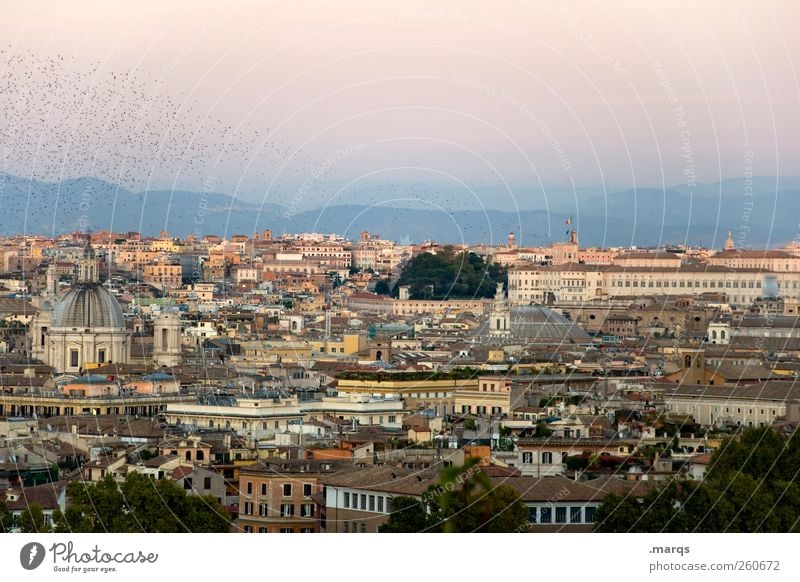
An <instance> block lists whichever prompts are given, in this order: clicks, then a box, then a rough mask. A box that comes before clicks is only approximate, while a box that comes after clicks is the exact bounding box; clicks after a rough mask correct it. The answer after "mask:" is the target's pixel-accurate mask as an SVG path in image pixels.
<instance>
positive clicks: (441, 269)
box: [392, 246, 508, 299]
mask: <svg viewBox="0 0 800 582" xmlns="http://www.w3.org/2000/svg"><path fill="white" fill-rule="evenodd" d="M499 282H502V283H503V284H507V283H508V269H507V268H505V267H502V266H500V265H498V264H497V263H488V262H486V261H484V260H483V259H482V258H481V257H479V256H478V255H476V254H475V253H469V252H456V251H455V250H454V249H453V247H451V246H447V247H444V248H443V249H441V250H440V251H439V252H438V253H437V254H435V255H434V254H431V253H422V254H419V255H417V256H416V257H414V258H413V259H411V260H410V261H409V262H408V264H407V265H406V267H405V269H403V273H402V274H401V275H400V279H399V280H398V281H397V284H396V285H395V286H394V289H392V295H393V296H394V297H397V296H398V295H399V293H400V287H401V286H404V285H410V287H411V288H410V294H411V298H412V299H448V298H450V299H458V298H474V297H494V294H495V291H496V289H497V283H499Z"/></svg>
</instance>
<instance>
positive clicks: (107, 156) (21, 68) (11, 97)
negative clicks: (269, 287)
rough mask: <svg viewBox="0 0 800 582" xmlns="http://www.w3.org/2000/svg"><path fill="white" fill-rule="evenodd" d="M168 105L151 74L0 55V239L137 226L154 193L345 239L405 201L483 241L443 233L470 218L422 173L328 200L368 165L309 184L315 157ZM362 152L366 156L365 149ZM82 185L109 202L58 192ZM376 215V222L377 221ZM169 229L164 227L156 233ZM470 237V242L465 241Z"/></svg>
mask: <svg viewBox="0 0 800 582" xmlns="http://www.w3.org/2000/svg"><path fill="white" fill-rule="evenodd" d="M176 94H177V91H176V87H175V86H173V85H171V83H170V82H169V81H168V80H165V79H164V78H161V77H159V76H158V74H154V73H152V72H147V71H141V70H130V71H124V72H120V71H110V70H108V69H107V68H105V67H104V65H103V64H102V63H101V62H99V61H98V62H95V63H86V62H76V61H75V60H73V59H71V58H65V57H63V56H54V57H49V56H39V55H36V54H34V53H31V52H19V51H16V50H12V49H11V48H7V49H6V50H0V230H7V229H8V228H9V225H11V227H13V228H14V229H15V230H16V231H17V232H26V233H34V232H40V233H43V234H48V231H49V232H50V233H52V234H55V233H57V232H65V231H68V230H70V229H72V228H73V227H74V226H75V224H74V223H75V217H76V216H81V215H85V214H87V212H88V213H89V214H91V213H92V212H96V213H97V212H99V208H100V207H105V206H107V205H108V204H112V205H113V215H114V216H118V217H126V218H130V217H139V216H140V215H142V214H143V213H144V212H145V206H144V203H143V197H142V195H141V193H143V192H145V193H147V192H153V191H164V190H166V191H193V192H197V193H198V195H199V194H201V193H202V192H204V191H209V192H223V193H225V194H229V195H232V196H234V198H236V199H242V198H243V199H245V200H248V201H249V202H251V203H252V202H255V204H256V205H257V207H259V205H260V208H261V213H262V214H261V215H260V216H259V215H258V211H257V212H255V214H256V216H255V218H254V216H253V214H254V211H253V207H252V205H250V206H248V207H247V208H245V209H242V208H240V209H238V210H237V209H235V208H234V209H233V213H231V214H235V213H236V212H238V213H239V215H240V216H237V217H235V219H236V220H239V223H243V221H246V220H249V221H250V224H252V225H253V228H254V230H259V229H263V228H272V229H273V231H276V232H280V231H281V230H283V229H285V230H290V229H295V230H300V229H309V228H317V229H319V230H326V229H327V230H338V231H339V232H342V231H346V232H343V234H347V235H356V236H357V233H358V232H359V231H360V230H361V229H362V228H363V227H364V226H365V224H368V223H369V220H370V219H371V217H372V216H374V215H375V213H377V212H379V210H378V209H379V208H380V209H383V208H385V207H386V206H393V205H395V206H396V205H400V206H407V205H409V203H410V201H416V202H414V203H411V205H412V206H414V207H416V208H422V209H423V210H422V211H423V212H425V213H432V214H437V215H440V216H441V219H440V223H441V224H442V225H443V227H444V228H446V229H448V232H450V231H452V234H454V235H455V236H456V237H457V238H462V237H463V239H464V240H470V239H475V238H485V235H486V234H487V232H488V231H489V230H492V229H491V226H490V225H489V224H483V225H481V224H476V223H475V222H474V221H469V222H465V223H463V224H453V222H454V220H453V218H454V217H453V215H452V213H453V212H454V211H458V210H466V209H468V208H476V200H475V196H474V195H473V194H471V193H470V192H469V191H468V189H466V188H463V189H460V188H450V189H447V190H445V191H441V190H439V191H437V189H436V188H435V187H432V186H431V185H430V183H427V184H426V183H425V181H426V178H430V176H425V175H424V174H425V172H424V171H422V172H420V175H419V177H420V180H419V182H418V183H417V184H413V183H409V182H408V181H407V180H402V179H401V180H393V179H392V178H391V177H387V178H386V179H385V180H380V179H379V180H373V181H372V182H368V181H366V180H355V181H353V182H352V183H351V184H349V185H348V186H347V187H344V188H342V190H341V192H340V191H339V188H340V187H342V185H344V184H345V181H344V180H341V179H338V178H337V175H339V174H340V171H341V170H343V169H344V168H346V167H347V166H349V165H351V164H352V165H355V166H356V167H358V166H359V165H360V164H361V163H362V161H363V159H364V158H365V157H368V156H369V154H364V153H362V152H360V151H359V152H356V153H355V154H353V155H352V156H348V158H347V159H337V160H336V164H335V165H336V167H334V168H328V170H327V171H326V172H322V173H320V172H317V173H314V171H313V170H315V169H318V168H319V167H320V164H321V163H322V162H323V161H324V159H325V156H322V158H321V159H320V155H319V154H317V155H314V156H312V155H311V154H309V153H307V152H305V151H303V150H302V149H300V148H297V147H296V146H295V145H293V144H290V143H289V142H290V140H289V138H287V137H283V136H286V135H287V134H288V133H289V132H288V131H287V129H283V130H281V131H280V132H276V133H273V132H271V130H270V129H267V128H262V127H257V125H258V123H257V122H256V121H254V120H253V119H250V118H244V117H243V118H242V119H241V120H240V121H239V122H238V123H229V122H225V121H223V120H222V119H221V118H220V117H219V116H216V115H215V112H214V111H213V110H212V111H205V110H203V109H202V107H201V106H200V105H199V102H198V100H196V99H195V100H193V99H190V98H177V97H176V96H175V95H176ZM275 98H280V95H278V96H276V97H275ZM277 133H281V134H282V135H277ZM294 137H296V136H294ZM370 137H379V136H376V135H373V136H370ZM296 141H297V143H301V142H302V139H298V140H296ZM345 145H346V144H345ZM369 147H377V146H375V145H374V142H369ZM367 149H369V148H367ZM431 163H435V162H431ZM14 177H15V178H14ZM84 177H91V178H94V179H98V180H102V181H103V182H105V183H106V184H105V186H109V187H105V188H100V191H102V192H103V193H102V196H103V197H105V198H107V197H109V196H113V201H112V202H109V201H108V200H100V199H98V197H100V196H101V194H98V193H96V192H90V193H88V194H87V193H86V192H81V191H80V188H78V187H76V186H75V183H72V184H71V187H70V180H74V179H77V178H84ZM12 178H13V179H12ZM494 178H496V177H494ZM20 179H21V181H20ZM11 182H13V183H14V184H15V188H11V187H10V184H11ZM43 183H44V184H43ZM82 183H83V182H82ZM54 191H55V194H53V192H54ZM109 192H111V193H113V194H109ZM131 193H137V194H138V195H135V196H131V195H130V194H131ZM198 198H199V196H198ZM431 201H435V203H431ZM295 202H299V204H295ZM234 204H235V203H234ZM273 204H277V205H280V206H281V207H282V208H290V209H291V212H288V213H287V212H283V213H281V214H280V215H281V216H283V221H282V222H283V224H282V225H276V224H274V221H275V216H277V215H278V212H277V211H276V210H275V207H273V206H271V205H273ZM353 205H357V206H359V207H361V208H356V209H354V207H353ZM315 207H316V208H318V210H314V211H311V212H308V211H309V209H312V208H315ZM363 207H367V208H371V210H365V209H364V208H363ZM478 207H479V205H478ZM226 210H227V209H222V212H223V213H225V211H226ZM304 211H305V214H303V212H304ZM270 213H271V216H270ZM389 214H391V212H390V211H389ZM103 216H105V215H103ZM382 216H383V222H384V223H385V222H386V212H383V214H382ZM245 219H246V220H245ZM91 220H92V219H91V217H90V221H91ZM169 220H174V217H172V218H170V217H166V218H165V220H164V222H165V223H166V222H168V221H169ZM229 220H230V219H229ZM270 222H272V223H270ZM378 222H381V220H378ZM86 226H88V227H91V228H111V229H113V228H114V227H115V225H114V224H109V223H105V224H99V225H98V224H89V225H86ZM410 226H411V231H410V234H411V236H412V238H414V239H417V238H419V237H420V236H422V237H423V238H436V237H437V236H438V235H439V234H441V233H436V232H430V233H419V232H415V231H414V229H413V226H414V225H410ZM281 227H283V228H281ZM231 228H239V226H238V224H233V225H231ZM383 228H384V229H386V228H387V225H386V224H384V225H383ZM475 229H478V230H480V231H481V232H480V233H477V232H470V231H472V230H475ZM515 230H516V229H515ZM220 234H224V233H220ZM229 234H230V233H229ZM390 234H391V233H389V232H385V231H384V235H387V236H389V235H390ZM395 234H396V231H395ZM404 234H406V232H405V231H404V232H403V233H401V236H402V235H404ZM491 236H492V238H498V237H499V236H503V237H504V236H505V233H502V234H500V233H498V232H492V235H491Z"/></svg>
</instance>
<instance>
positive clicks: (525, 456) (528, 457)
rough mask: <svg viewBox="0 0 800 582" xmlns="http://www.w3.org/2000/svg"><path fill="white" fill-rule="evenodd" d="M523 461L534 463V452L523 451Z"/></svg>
mask: <svg viewBox="0 0 800 582" xmlns="http://www.w3.org/2000/svg"><path fill="white" fill-rule="evenodd" d="M522 462H523V463H525V464H528V465H530V464H531V463H533V453H532V452H530V451H526V452H524V453H522Z"/></svg>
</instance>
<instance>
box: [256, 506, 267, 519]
mask: <svg viewBox="0 0 800 582" xmlns="http://www.w3.org/2000/svg"><path fill="white" fill-rule="evenodd" d="M258 515H260V516H261V517H267V515H269V507H268V506H267V504H266V503H259V504H258Z"/></svg>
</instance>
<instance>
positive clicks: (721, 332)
mask: <svg viewBox="0 0 800 582" xmlns="http://www.w3.org/2000/svg"><path fill="white" fill-rule="evenodd" d="M719 339H725V330H720V332H719Z"/></svg>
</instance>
